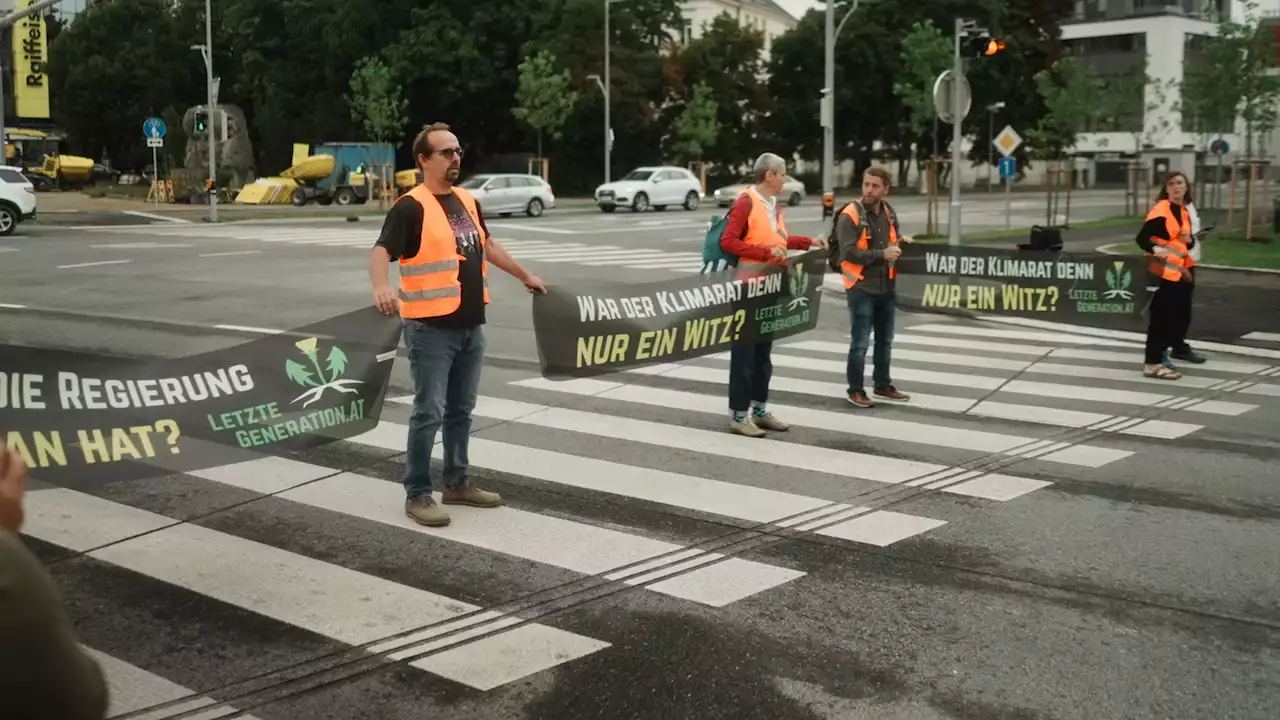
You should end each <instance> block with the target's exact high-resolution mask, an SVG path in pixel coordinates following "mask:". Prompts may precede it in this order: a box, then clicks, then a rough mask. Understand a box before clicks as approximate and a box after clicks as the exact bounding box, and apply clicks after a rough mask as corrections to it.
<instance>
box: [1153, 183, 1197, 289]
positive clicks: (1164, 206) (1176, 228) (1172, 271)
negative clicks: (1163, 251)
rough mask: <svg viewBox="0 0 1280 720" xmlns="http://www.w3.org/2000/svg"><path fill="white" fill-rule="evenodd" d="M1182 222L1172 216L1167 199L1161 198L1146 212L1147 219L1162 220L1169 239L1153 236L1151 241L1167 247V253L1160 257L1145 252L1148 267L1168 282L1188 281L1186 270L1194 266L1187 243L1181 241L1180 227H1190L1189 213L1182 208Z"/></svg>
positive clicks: (1189, 276) (1188, 276)
mask: <svg viewBox="0 0 1280 720" xmlns="http://www.w3.org/2000/svg"><path fill="white" fill-rule="evenodd" d="M1181 215H1182V222H1178V218H1175V217H1174V216H1173V207H1172V204H1171V203H1170V202H1169V201H1168V200H1161V201H1160V202H1158V203H1156V204H1155V206H1154V207H1152V208H1151V212H1149V213H1147V220H1154V219H1156V218H1160V219H1162V220H1164V229H1165V234H1167V235H1168V236H1169V237H1170V238H1171V239H1170V240H1165V239H1164V238H1158V237H1153V238H1151V242H1153V243H1154V244H1156V245H1159V246H1161V247H1166V248H1168V249H1169V254H1168V255H1165V256H1164V257H1160V256H1159V255H1156V254H1155V253H1147V260H1148V268H1149V270H1150V272H1151V274H1153V275H1159V276H1160V278H1161V279H1163V280H1168V281H1169V282H1181V281H1184V280H1185V281H1188V282H1189V281H1190V280H1191V275H1190V274H1189V273H1187V272H1186V271H1187V270H1188V269H1190V268H1192V267H1194V266H1195V264H1196V263H1195V260H1194V259H1193V258H1192V257H1191V252H1190V250H1188V249H1187V244H1186V243H1185V242H1183V241H1182V228H1188V229H1190V228H1191V214H1190V213H1188V212H1187V209H1186V208H1185V207H1184V208H1182V213H1181Z"/></svg>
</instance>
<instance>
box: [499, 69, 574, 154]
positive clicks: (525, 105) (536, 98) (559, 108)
mask: <svg viewBox="0 0 1280 720" xmlns="http://www.w3.org/2000/svg"><path fill="white" fill-rule="evenodd" d="M555 64H556V59H555V56H554V55H552V54H551V53H549V52H547V51H546V50H542V51H540V52H539V53H538V54H537V55H533V56H531V57H527V58H525V59H524V62H522V63H520V87H519V89H518V90H517V91H516V102H517V103H518V104H517V105H516V106H515V107H514V108H512V110H511V114H512V115H514V116H515V117H516V119H518V120H522V121H524V123H525V124H526V125H528V126H529V127H531V128H533V130H534V132H536V133H537V134H538V157H542V134H543V133H547V134H548V135H550V136H551V138H552V139H553V140H558V139H559V138H560V130H561V128H562V127H563V126H564V122H565V120H567V119H569V113H571V112H573V106H574V105H575V104H576V103H577V102H578V92H577V91H576V90H574V89H572V87H571V84H572V82H573V77H572V76H571V75H570V74H569V71H568V70H564V71H562V72H556V68H555Z"/></svg>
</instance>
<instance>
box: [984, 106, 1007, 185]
mask: <svg viewBox="0 0 1280 720" xmlns="http://www.w3.org/2000/svg"><path fill="white" fill-rule="evenodd" d="M1002 107H1004V101H1003V100H1001V101H999V102H995V103H992V104H990V105H988V106H987V192H992V190H991V180H992V177H991V168H992V167H994V166H995V162H996V150H995V147H996V145H995V142H994V141H995V139H996V111H997V110H999V109H1000V108H1002Z"/></svg>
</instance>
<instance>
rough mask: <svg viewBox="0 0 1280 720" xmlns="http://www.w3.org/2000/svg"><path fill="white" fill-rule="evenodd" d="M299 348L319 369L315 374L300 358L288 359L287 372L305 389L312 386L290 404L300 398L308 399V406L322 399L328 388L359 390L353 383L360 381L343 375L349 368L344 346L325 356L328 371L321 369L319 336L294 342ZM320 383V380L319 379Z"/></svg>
mask: <svg viewBox="0 0 1280 720" xmlns="http://www.w3.org/2000/svg"><path fill="white" fill-rule="evenodd" d="M294 345H296V346H297V348H298V350H300V351H302V354H303V355H304V356H305V357H306V358H307V359H308V360H310V361H311V367H312V368H313V369H314V370H315V374H314V375H313V374H312V372H311V371H310V370H308V369H307V367H306V366H305V365H303V364H302V363H300V362H298V361H296V360H286V361H285V363H284V372H285V374H286V375H288V376H289V379H290V380H292V381H293V382H295V383H297V384H298V385H301V386H302V387H305V388H311V389H310V390H307V391H306V392H304V393H302V394H301V395H299V396H298V397H296V398H294V399H293V400H291V401H290V403H289V404H290V405H292V404H295V403H297V402H298V401H300V400H306V402H304V403H302V407H306V406H308V405H310V404H311V403H313V402H315V401H316V400H319V399H320V397H321V396H322V395H324V392H325V390H337V391H338V392H342V393H357V392H358V391H357V390H356V389H355V388H353V387H352V386H353V385H359V384H360V381H359V380H343V379H342V374H343V373H344V372H346V370H347V354H346V353H344V352H342V348H340V347H338V346H337V345H334V346H333V347H332V348H330V349H329V355H328V357H327V358H325V363H326V365H327V371H328V372H327V375H326V371H325V370H323V369H321V368H320V354H319V351H318V350H317V348H318V346H319V340H318V339H316V338H307V339H306V340H299V341H298V342H296V343H294ZM317 377H318V378H319V379H320V382H317V381H316V378H317Z"/></svg>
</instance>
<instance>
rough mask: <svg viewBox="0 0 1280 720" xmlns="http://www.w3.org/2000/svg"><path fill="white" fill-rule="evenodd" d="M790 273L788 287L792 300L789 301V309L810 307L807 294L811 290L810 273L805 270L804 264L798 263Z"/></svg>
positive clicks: (792, 267)
mask: <svg viewBox="0 0 1280 720" xmlns="http://www.w3.org/2000/svg"><path fill="white" fill-rule="evenodd" d="M789 275H790V277H789V278H788V283H787V288H788V290H789V291H790V293H791V302H789V303H787V310H788V311H791V310H795V309H796V308H798V307H808V305H809V298H807V297H805V296H806V295H807V294H808V292H809V273H807V272H805V269H804V264H803V263H796V264H795V265H793V266H791V272H790V273H789Z"/></svg>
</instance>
